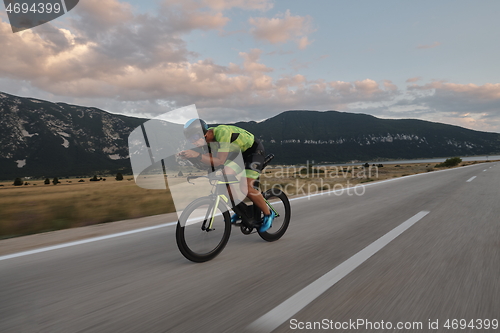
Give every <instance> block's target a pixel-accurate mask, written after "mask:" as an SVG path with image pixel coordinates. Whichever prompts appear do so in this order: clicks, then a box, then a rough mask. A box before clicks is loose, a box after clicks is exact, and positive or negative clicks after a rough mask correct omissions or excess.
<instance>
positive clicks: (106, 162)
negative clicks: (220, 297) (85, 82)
mask: <svg viewBox="0 0 500 333" xmlns="http://www.w3.org/2000/svg"><path fill="white" fill-rule="evenodd" d="M0 117H1V119H2V121H1V122H0V145H1V147H2V149H1V151H0V179H11V178H12V179H13V178H14V177H21V176H24V177H26V176H32V177H55V176H57V177H64V176H90V175H93V174H103V173H108V174H113V173H116V172H122V173H128V172H131V167H130V159H129V157H128V135H129V134H130V133H131V132H132V131H133V130H134V129H135V128H136V127H137V126H140V125H141V124H142V123H144V122H146V121H147V120H148V119H142V118H135V117H129V116H124V115H117V114H112V113H109V112H106V111H103V110H100V109H98V108H93V107H84V106H78V105H71V104H66V103H53V102H48V101H44V100H39V99H35V98H25V97H18V96H14V95H10V94H6V93H0ZM234 125H236V126H240V127H242V128H245V129H247V130H248V131H250V132H252V133H253V134H254V135H255V136H256V137H257V138H259V139H261V140H262V141H263V143H264V146H265V148H266V151H267V152H269V153H274V154H275V155H276V158H275V161H274V162H275V163H281V164H299V163H306V162H307V161H309V162H311V161H315V163H341V162H347V161H352V160H359V161H372V160H377V159H378V160H381V159H416V158H432V157H444V156H465V155H483V154H484V155H493V154H495V153H498V152H500V134H498V133H491V132H481V131H475V130H470V129H466V128H463V127H460V126H455V125H448V124H442V123H435V122H429V121H425V120H419V119H381V118H377V117H375V116H371V115H367V114H355V113H347V112H340V111H308V110H290V111H285V112H282V113H280V114H278V115H276V116H274V117H271V118H268V119H266V120H264V121H261V122H258V123H257V122H255V121H249V122H237V123H234Z"/></svg>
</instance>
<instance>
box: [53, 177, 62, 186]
mask: <svg viewBox="0 0 500 333" xmlns="http://www.w3.org/2000/svg"><path fill="white" fill-rule="evenodd" d="M59 183H60V181H59V179H57V177H54V179H53V180H52V184H54V185H57V184H59Z"/></svg>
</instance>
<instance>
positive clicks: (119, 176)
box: [115, 172, 123, 180]
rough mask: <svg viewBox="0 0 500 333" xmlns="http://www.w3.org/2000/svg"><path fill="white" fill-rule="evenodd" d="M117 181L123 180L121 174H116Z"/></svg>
mask: <svg viewBox="0 0 500 333" xmlns="http://www.w3.org/2000/svg"><path fill="white" fill-rule="evenodd" d="M115 179H116V180H123V175H122V174H121V173H119V172H118V173H117V174H116V177H115Z"/></svg>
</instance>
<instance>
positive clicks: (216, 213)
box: [176, 154, 291, 262]
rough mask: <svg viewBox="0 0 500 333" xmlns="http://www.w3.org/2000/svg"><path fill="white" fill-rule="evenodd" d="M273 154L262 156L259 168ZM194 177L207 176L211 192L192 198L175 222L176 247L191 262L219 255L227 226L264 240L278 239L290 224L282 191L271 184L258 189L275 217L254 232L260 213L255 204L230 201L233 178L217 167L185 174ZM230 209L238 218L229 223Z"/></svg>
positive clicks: (268, 160) (229, 230)
mask: <svg viewBox="0 0 500 333" xmlns="http://www.w3.org/2000/svg"><path fill="white" fill-rule="evenodd" d="M273 157H274V155H272V154H270V155H268V156H266V159H265V162H264V165H263V168H265V166H266V165H267V164H268V163H269V162H270V161H271V159H272V158H273ZM196 178H207V179H208V181H209V182H210V184H211V185H212V190H211V194H210V195H208V196H206V197H202V198H199V199H196V200H194V201H193V202H191V203H190V204H189V205H188V206H187V207H186V209H184V211H183V212H182V214H181V216H180V217H179V221H178V223H177V230H176V240H177V247H178V248H179V250H180V252H181V253H182V254H183V255H184V257H186V258H187V259H189V260H191V261H194V262H205V261H209V260H212V259H213V258H215V257H216V256H217V255H219V254H220V253H221V252H222V250H223V249H224V247H225V246H226V244H227V242H228V240H229V236H230V235H231V228H232V227H233V226H234V227H239V228H240V230H241V232H242V233H243V234H245V235H250V234H253V233H255V232H257V233H258V234H259V236H260V237H261V238H262V239H264V240H266V241H268V242H273V241H276V240H278V239H280V238H281V237H282V236H283V235H284V234H285V232H286V230H287V228H288V225H289V223H290V215H291V208H290V202H289V200H288V197H287V196H286V194H285V193H284V192H283V191H282V190H281V189H279V188H277V187H274V188H271V189H269V190H267V191H263V192H262V191H261V193H262V195H263V197H264V200H265V201H266V203H267V205H268V206H269V209H271V210H272V211H274V213H275V214H276V218H275V219H274V220H273V224H272V226H271V228H270V229H269V230H267V231H265V232H260V231H258V228H259V226H260V225H261V223H262V218H263V216H264V215H263V213H262V211H261V210H260V209H259V208H258V207H257V206H255V205H247V204H246V203H244V202H240V203H238V204H234V201H233V199H232V198H231V195H227V193H228V191H227V188H226V187H228V186H230V185H231V184H236V183H239V181H238V180H237V179H236V177H234V176H232V175H225V174H224V173H223V172H222V171H221V170H219V171H217V172H212V173H209V174H208V176H188V177H187V181H188V182H190V181H191V180H193V179H196ZM255 187H256V188H257V189H259V190H260V182H259V180H258V179H257V180H256V181H255ZM230 209H232V210H233V211H234V212H235V213H236V214H238V215H239V216H240V217H241V221H238V222H236V223H231V217H230V215H229V211H230Z"/></svg>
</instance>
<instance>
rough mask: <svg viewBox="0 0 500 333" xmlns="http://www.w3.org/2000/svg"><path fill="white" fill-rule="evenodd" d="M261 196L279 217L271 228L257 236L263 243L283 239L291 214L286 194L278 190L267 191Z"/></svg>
mask: <svg viewBox="0 0 500 333" xmlns="http://www.w3.org/2000/svg"><path fill="white" fill-rule="evenodd" d="M262 195H263V196H264V198H265V199H266V200H267V201H268V202H270V203H271V205H272V206H273V208H274V209H275V210H277V211H278V213H279V216H277V217H276V218H275V219H274V221H273V224H272V226H271V228H269V230H267V231H265V232H259V236H260V237H261V238H262V239H263V240H265V241H268V242H274V241H276V240H278V239H280V238H281V237H283V235H284V234H285V232H286V230H287V229H288V225H289V224H290V217H291V214H292V209H291V207H290V201H289V200H288V197H287V196H286V194H285V193H284V192H283V191H282V190H280V189H278V188H273V189H269V190H267V191H266V192H264V193H262Z"/></svg>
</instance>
